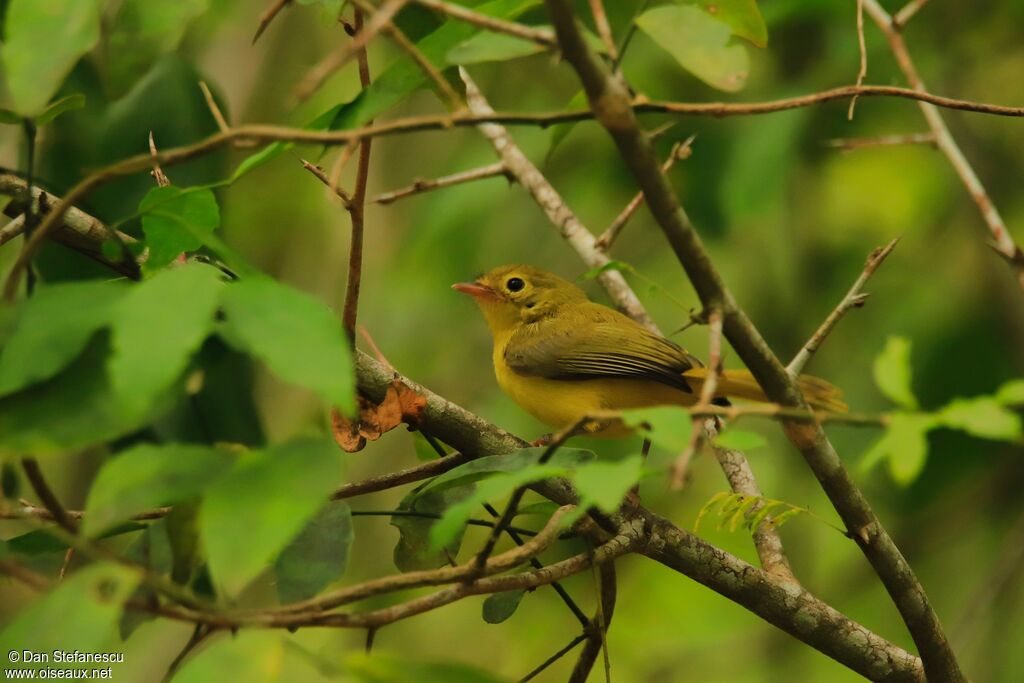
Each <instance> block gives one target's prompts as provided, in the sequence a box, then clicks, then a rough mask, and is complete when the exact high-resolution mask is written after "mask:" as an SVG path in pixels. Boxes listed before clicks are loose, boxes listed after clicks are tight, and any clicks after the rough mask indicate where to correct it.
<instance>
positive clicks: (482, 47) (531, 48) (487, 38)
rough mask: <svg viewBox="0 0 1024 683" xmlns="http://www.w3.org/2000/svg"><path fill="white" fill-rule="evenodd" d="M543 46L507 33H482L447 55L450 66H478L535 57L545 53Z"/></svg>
mask: <svg viewBox="0 0 1024 683" xmlns="http://www.w3.org/2000/svg"><path fill="white" fill-rule="evenodd" d="M544 49H545V48H544V46H543V45H538V44H537V43H534V42H532V41H529V40H524V39H522V38H516V37H515V36H510V35H508V34H507V33H492V32H490V31H481V32H480V33H478V34H476V35H475V36H473V37H472V38H470V39H469V40H464V41H463V42H461V43H459V44H458V45H456V46H455V47H453V48H452V49H451V50H449V51H448V54H447V55H445V60H446V61H447V62H448V63H449V64H459V65H466V64H478V63H481V62H503V61H506V60H510V59H515V58H517V57H525V56H527V55H535V54H537V53H538V52H543V51H544Z"/></svg>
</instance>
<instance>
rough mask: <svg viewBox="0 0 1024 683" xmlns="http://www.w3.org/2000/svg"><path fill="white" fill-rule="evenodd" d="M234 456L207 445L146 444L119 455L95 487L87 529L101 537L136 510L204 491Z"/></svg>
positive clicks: (84, 528)
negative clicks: (99, 534) (101, 533)
mask: <svg viewBox="0 0 1024 683" xmlns="http://www.w3.org/2000/svg"><path fill="white" fill-rule="evenodd" d="M233 460H234V458H232V457H231V456H230V455H229V454H228V453H226V452H224V451H221V450H217V449H215V448H210V447H207V446H194V445H189V444H164V445H159V446H158V445H153V444H141V445H138V446H135V447H134V448H130V449H128V450H127V451H124V452H122V453H119V454H117V455H116V456H114V457H113V458H111V459H110V460H108V461H107V462H106V463H104V465H103V467H102V468H101V469H100V471H99V474H97V475H96V480H95V481H94V482H93V484H92V488H90V489H89V498H88V500H87V501H86V504H85V510H86V514H85V518H84V519H83V521H82V532H83V533H85V534H87V535H89V536H95V535H97V534H98V533H100V532H103V531H106V530H107V529H108V528H110V527H111V526H113V525H114V524H116V523H118V522H121V521H124V520H127V519H129V518H130V517H131V516H132V515H134V514H136V513H139V512H143V511H145V510H149V509H152V508H155V507H160V506H163V505H174V504H175V503H177V502H178V501H181V500H185V499H187V498H191V497H192V496H195V495H198V494H199V493H200V492H202V490H203V489H204V488H206V486H208V485H209V484H210V482H212V481H213V480H214V479H216V478H217V477H218V476H220V475H221V474H222V473H223V472H224V471H225V470H227V469H228V468H229V467H230V466H231V464H232V462H233Z"/></svg>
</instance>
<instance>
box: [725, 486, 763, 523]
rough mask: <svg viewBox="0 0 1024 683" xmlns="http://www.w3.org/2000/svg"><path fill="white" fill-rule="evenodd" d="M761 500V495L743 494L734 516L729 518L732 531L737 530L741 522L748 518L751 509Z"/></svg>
mask: <svg viewBox="0 0 1024 683" xmlns="http://www.w3.org/2000/svg"><path fill="white" fill-rule="evenodd" d="M760 500H761V498H760V496H746V495H745V496H742V498H741V500H740V504H739V505H738V506H737V507H736V509H735V510H734V511H733V513H732V516H731V517H730V518H729V531H730V532H733V531H736V529H737V528H738V527H739V526H740V524H741V523H743V522H745V521H746V520H747V516H748V515H749V514H750V511H751V509H753V507H754V506H755V505H757V504H758V503H759V502H760Z"/></svg>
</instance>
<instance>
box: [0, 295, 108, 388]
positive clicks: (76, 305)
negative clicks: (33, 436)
mask: <svg viewBox="0 0 1024 683" xmlns="http://www.w3.org/2000/svg"><path fill="white" fill-rule="evenodd" d="M127 291H128V288H127V287H126V286H125V285H124V283H123V282H89V281H87V282H69V283H61V284H56V285H50V286H47V287H39V288H38V289H37V290H36V292H35V294H34V295H33V296H32V298H30V299H26V300H25V301H23V302H22V303H21V305H20V308H19V310H18V315H17V318H16V320H15V326H14V331H13V333H12V334H11V336H10V337H9V338H8V339H7V342H6V343H5V344H3V346H2V347H0V396H2V395H5V394H9V393H11V392H13V391H17V390H19V389H22V388H24V387H27V386H29V385H32V384H34V383H36V382H40V381H42V380H45V379H49V378H50V377H53V376H54V375H55V374H57V372H59V371H60V370H61V369H62V368H64V367H65V366H67V364H68V363H70V362H71V361H73V360H74V359H75V358H76V357H77V356H78V355H79V354H80V353H82V350H83V349H84V348H85V346H86V344H88V342H89V339H91V338H92V336H93V335H94V334H95V333H96V332H97V331H98V330H100V329H101V328H103V327H106V326H107V324H108V323H109V322H110V320H111V317H112V315H113V310H114V305H115V303H116V302H117V301H118V300H119V299H120V298H121V297H122V296H124V294H125V293H126V292H127Z"/></svg>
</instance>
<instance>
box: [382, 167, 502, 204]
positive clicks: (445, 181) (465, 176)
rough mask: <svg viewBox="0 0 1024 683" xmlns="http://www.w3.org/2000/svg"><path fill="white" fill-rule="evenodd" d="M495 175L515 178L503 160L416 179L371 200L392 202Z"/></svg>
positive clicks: (384, 202) (383, 202)
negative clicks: (437, 176) (433, 176)
mask: <svg viewBox="0 0 1024 683" xmlns="http://www.w3.org/2000/svg"><path fill="white" fill-rule="evenodd" d="M495 176H504V177H505V179H506V180H508V181H509V182H512V181H514V180H515V178H514V177H513V176H512V174H510V173H509V172H508V171H507V170H506V169H505V164H504V163H503V162H501V161H499V162H497V163H495V164H490V165H488V166H481V167H480V168H474V169H472V170H469V171H462V172H460V173H452V174H451V175H446V176H441V177H440V178H433V179H431V180H415V181H413V184H412V185H409V186H408V187H403V188H401V189H398V190H392V191H391V192H384V193H382V194H379V195H377V196H376V197H374V198H373V199H371V200H370V201H371V202H372V203H374V204H384V205H387V204H391V203H392V202H395V201H398V200H399V199H405V198H406V197H409V196H412V195H414V194H420V193H423V192H431V191H433V190H440V189H441V188H444V187H451V186H453V185H461V184H462V183H469V182H473V181H474V180H484V179H486V178H494V177H495Z"/></svg>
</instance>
